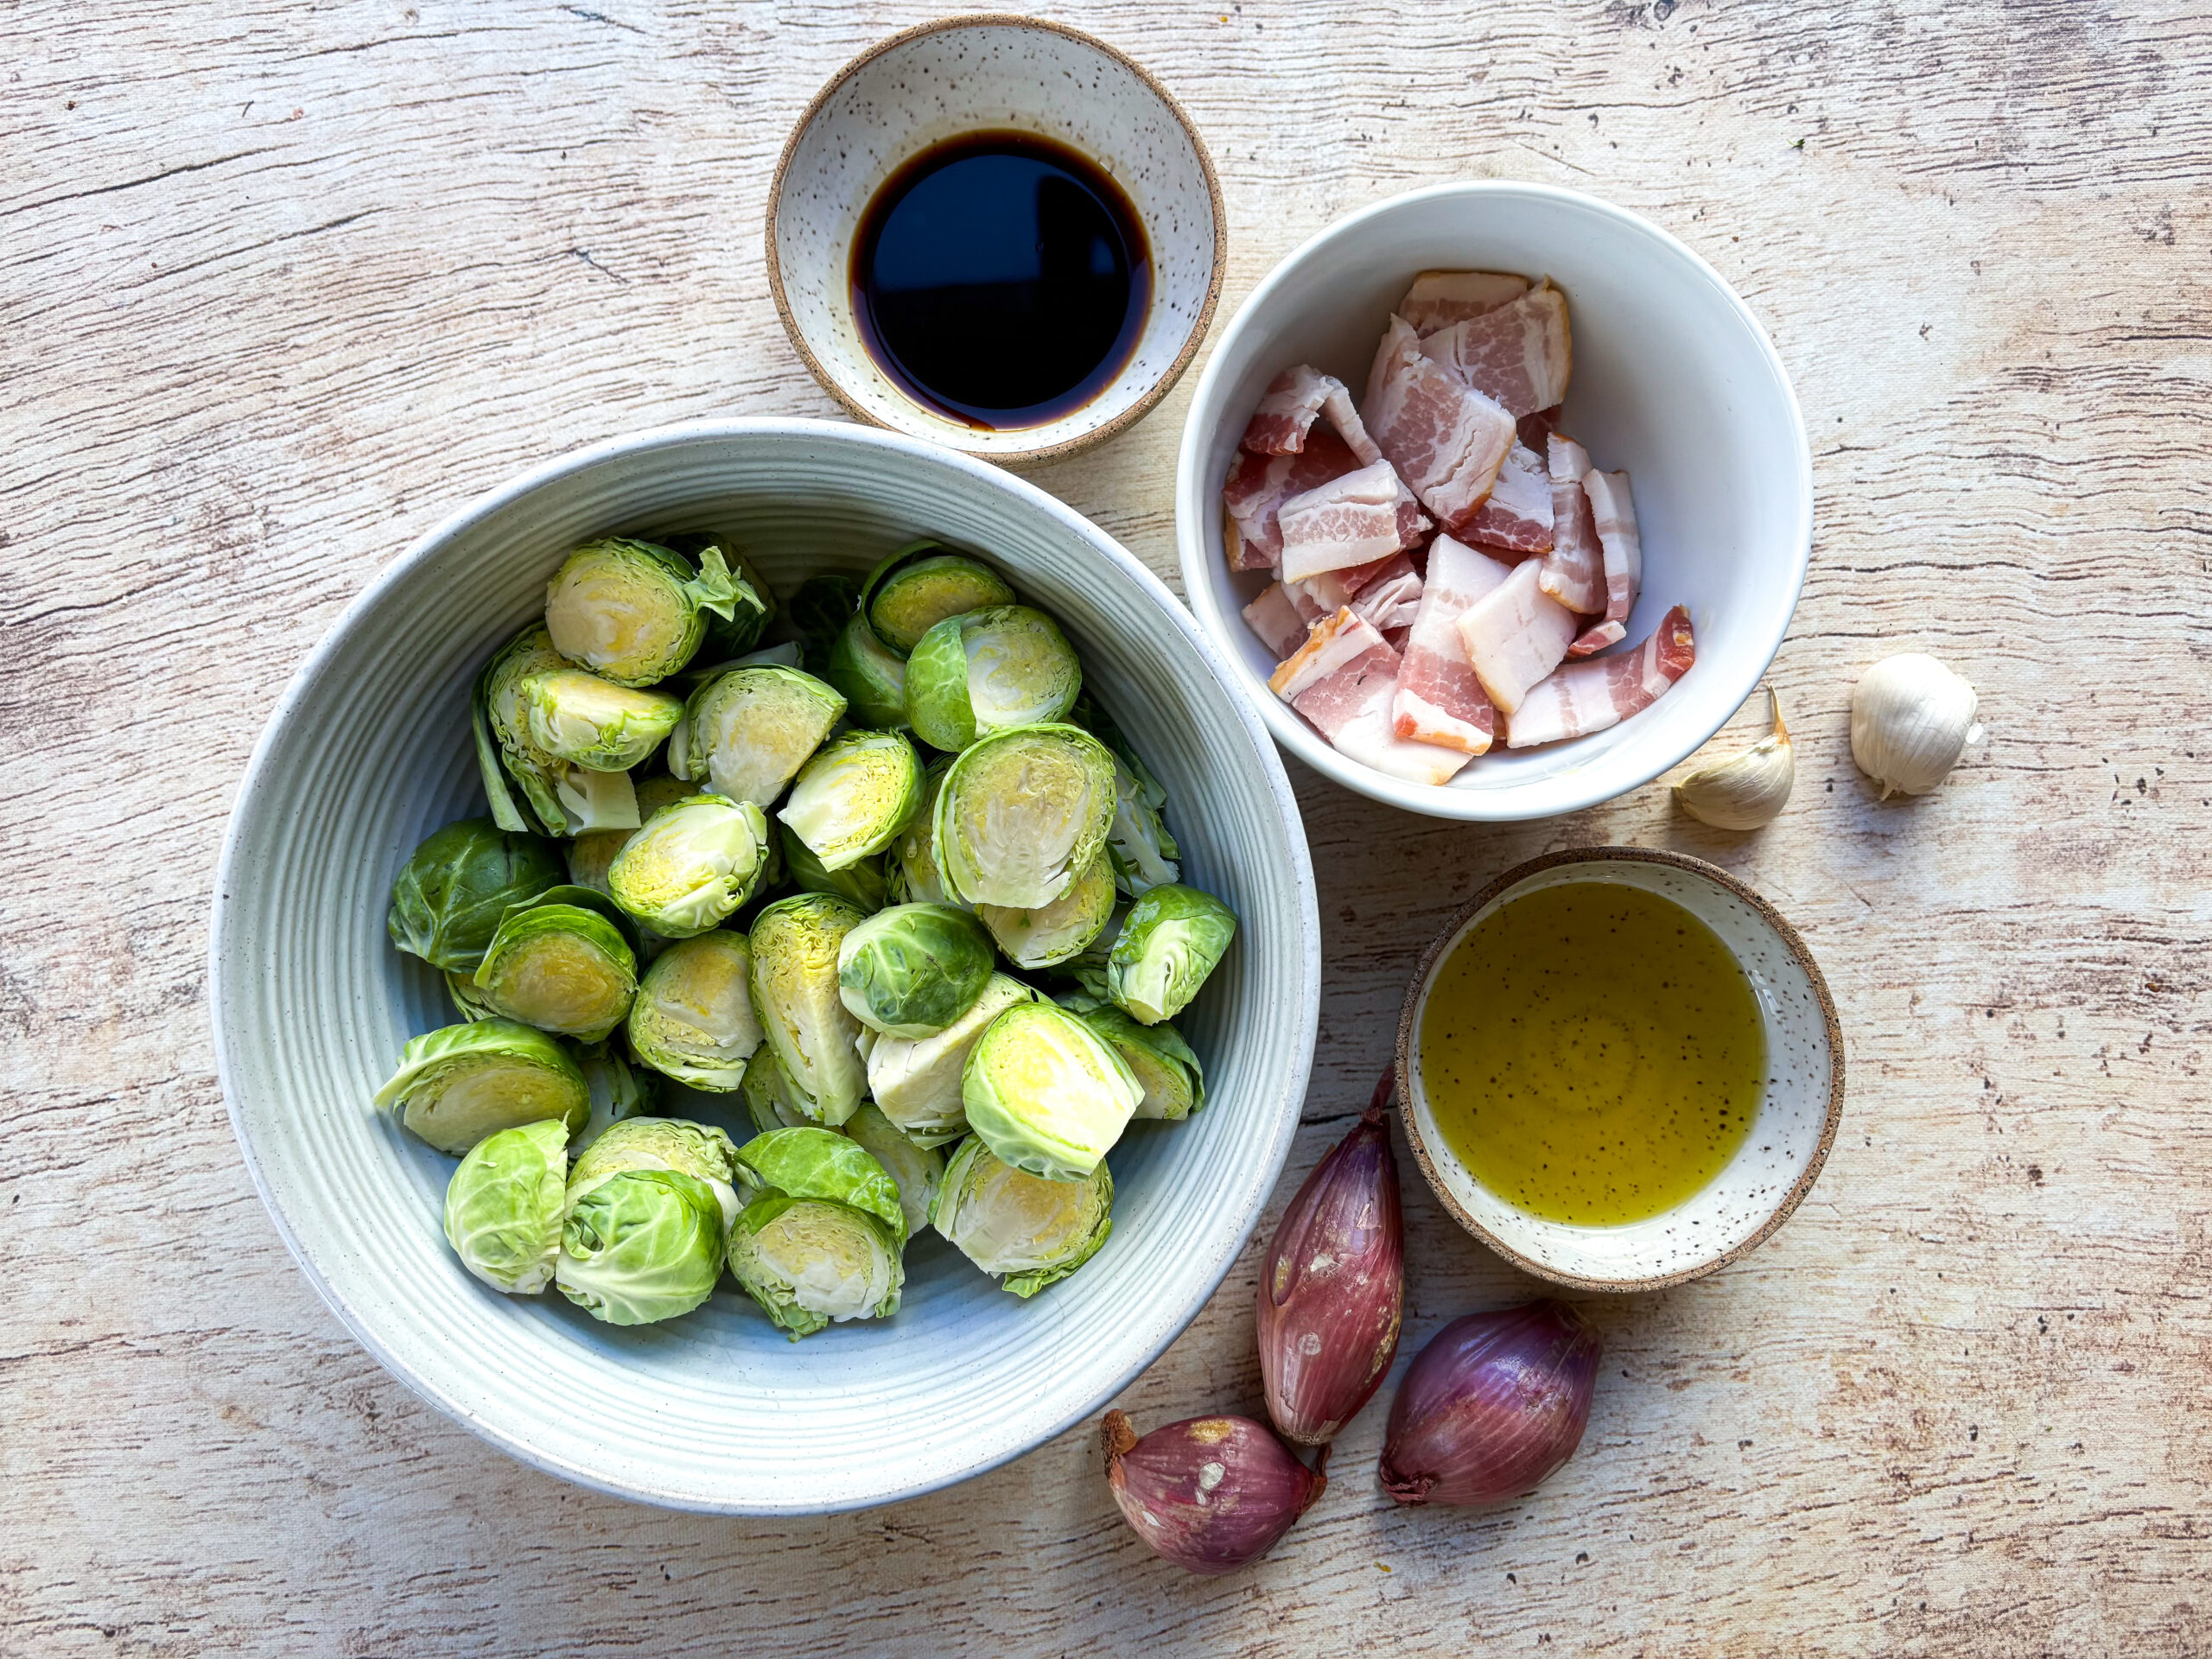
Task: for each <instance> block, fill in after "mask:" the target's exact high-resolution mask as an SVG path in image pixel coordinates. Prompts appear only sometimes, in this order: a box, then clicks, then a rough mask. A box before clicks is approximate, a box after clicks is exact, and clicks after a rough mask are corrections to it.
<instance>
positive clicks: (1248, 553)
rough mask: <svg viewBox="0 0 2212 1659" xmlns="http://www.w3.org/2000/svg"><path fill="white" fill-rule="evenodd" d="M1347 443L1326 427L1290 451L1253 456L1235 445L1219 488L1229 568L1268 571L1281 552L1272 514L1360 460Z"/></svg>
mask: <svg viewBox="0 0 2212 1659" xmlns="http://www.w3.org/2000/svg"><path fill="white" fill-rule="evenodd" d="M1364 464H1365V463H1363V461H1361V460H1360V459H1359V457H1358V456H1357V455H1356V454H1353V453H1352V451H1351V446H1350V445H1349V444H1347V443H1346V442H1344V439H1342V438H1341V437H1339V436H1338V435H1337V434H1336V433H1334V432H1332V431H1329V430H1326V429H1324V430H1321V431H1319V432H1313V433H1310V434H1308V435H1307V436H1306V447H1305V448H1302V449H1300V451H1298V453H1296V454H1288V455H1255V454H1253V453H1252V452H1251V451H1250V450H1249V449H1239V450H1238V451H1237V452H1236V459H1235V460H1233V461H1230V463H1229V476H1228V478H1227V479H1225V480H1224V481H1223V484H1222V487H1221V499H1222V505H1223V506H1224V507H1225V508H1226V509H1227V510H1228V513H1229V523H1228V524H1227V525H1226V527H1225V529H1224V544H1225V545H1226V547H1227V550H1228V553H1229V568H1230V569H1232V570H1272V569H1274V567H1275V562H1276V561H1277V560H1278V559H1280V558H1281V556H1282V527H1281V524H1278V523H1277V522H1276V518H1275V514H1276V512H1277V510H1278V509H1279V508H1281V505H1282V504H1283V503H1284V502H1286V501H1287V500H1289V499H1291V498H1292V497H1294V496H1299V495H1303V494H1305V493H1306V492H1307V491H1308V490H1312V489H1317V488H1319V486H1321V485H1324V484H1325V483H1327V482H1328V481H1329V480H1331V479H1332V478H1342V477H1343V476H1344V474H1346V473H1351V472H1357V471H1358V470H1359V468H1360V467H1362V466H1363V465H1364Z"/></svg>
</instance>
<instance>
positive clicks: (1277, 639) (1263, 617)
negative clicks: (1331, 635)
mask: <svg viewBox="0 0 2212 1659" xmlns="http://www.w3.org/2000/svg"><path fill="white" fill-rule="evenodd" d="M1244 620H1245V621H1247V622H1248V623H1249V624H1250V625H1251V627H1252V632H1255V633H1256V634H1258V635H1259V636H1260V643H1261V644H1262V645H1265V646H1266V647H1267V648H1268V654H1269V655H1270V656H1272V657H1273V658H1274V659H1275V660H1276V661H1277V662H1281V660H1282V659H1283V658H1286V657H1287V656H1289V655H1290V654H1291V652H1294V651H1296V650H1297V649H1298V647H1299V646H1300V645H1301V644H1302V643H1304V641H1305V639H1306V628H1307V627H1308V626H1311V625H1310V623H1309V622H1308V620H1307V619H1306V617H1304V616H1302V615H1300V613H1299V609H1298V605H1297V602H1296V601H1294V600H1293V599H1292V598H1291V594H1290V590H1289V589H1288V588H1285V587H1284V586H1283V585H1282V583H1281V582H1269V583H1268V587H1267V589H1266V591H1265V592H1263V593H1262V594H1261V595H1260V596H1259V597H1258V598H1257V599H1255V600H1254V601H1252V602H1251V603H1250V604H1249V605H1247V606H1246V607H1244Z"/></svg>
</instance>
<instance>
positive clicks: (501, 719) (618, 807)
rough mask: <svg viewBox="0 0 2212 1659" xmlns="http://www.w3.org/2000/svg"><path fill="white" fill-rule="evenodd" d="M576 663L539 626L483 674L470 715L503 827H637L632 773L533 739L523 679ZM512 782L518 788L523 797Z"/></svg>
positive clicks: (558, 830) (561, 830)
mask: <svg viewBox="0 0 2212 1659" xmlns="http://www.w3.org/2000/svg"><path fill="white" fill-rule="evenodd" d="M570 666H571V664H569V662H568V661H567V660H566V659H565V658H563V657H562V655H561V653H560V652H557V651H556V650H554V648H553V642H552V639H551V637H550V635H549V634H548V633H547V632H546V631H545V629H544V628H543V627H542V626H533V627H527V628H524V630H523V631H522V632H520V633H518V634H517V635H516V636H515V637H514V638H513V639H510V640H509V641H508V642H507V643H506V644H505V645H504V646H502V647H501V648H500V649H499V652H497V653H496V654H495V655H494V656H493V658H492V660H491V661H490V662H489V663H487V664H485V666H484V672H483V673H482V674H481V675H480V676H479V677H478V678H477V682H476V697H475V702H474V708H473V710H472V715H471V718H472V721H473V723H474V733H475V739H476V761H477V770H478V772H479V773H480V775H481V777H482V779H483V783H484V793H485V795H486V798H488V799H489V800H490V802H491V804H492V817H493V821H494V822H496V823H498V824H499V826H500V828H502V829H543V831H544V832H545V833H546V834H548V835H553V836H576V835H582V834H583V833H584V832H585V831H586V830H589V829H636V828H637V827H638V803H637V798H636V796H635V795H634V794H633V793H632V790H631V788H630V779H629V776H628V774H627V773H625V772H593V771H591V770H590V769H589V768H588V767H583V766H575V765H573V764H572V763H570V762H569V761H566V760H562V759H561V758H560V757H559V756H557V755H554V754H549V753H546V752H545V751H544V750H543V749H541V748H538V747H537V746H536V745H535V744H534V743H532V742H531V738H530V730H529V717H528V713H527V711H526V709H524V705H523V702H522V696H521V688H522V685H523V683H524V681H526V680H527V679H529V678H530V677H531V676H532V675H533V674H538V673H544V672H550V671H555V670H560V669H566V668H569V667H570ZM510 784H512V785H513V786H514V791H520V796H521V798H520V799H519V800H518V799H517V798H515V793H514V791H511V790H510V789H509V785H510Z"/></svg>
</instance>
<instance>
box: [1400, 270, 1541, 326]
mask: <svg viewBox="0 0 2212 1659" xmlns="http://www.w3.org/2000/svg"><path fill="white" fill-rule="evenodd" d="M1528 291H1529V279H1528V278H1527V277H1516V276H1513V275H1512V274H1511V273H1510V272H1508V271H1503V270H1424V271H1423V272H1421V275H1420V276H1418V277H1414V285H1413V286H1412V287H1411V288H1409V289H1407V290H1406V297H1405V298H1404V299H1402V300H1401V301H1399V302H1398V315H1400V316H1402V317H1403V318H1404V319H1405V320H1406V321H1407V322H1408V325H1410V326H1411V327H1412V328H1413V331H1414V333H1415V334H1419V335H1420V336H1421V338H1422V339H1424V340H1426V339H1427V337H1428V336H1429V335H1431V334H1434V333H1436V332H1437V330H1439V329H1440V328H1449V327H1451V326H1452V324H1453V323H1455V322H1465V321H1466V320H1467V319H1468V318H1469V317H1479V316H1480V315H1482V314H1483V313H1484V312H1485V311H1495V310H1497V308H1498V307H1499V306H1501V305H1510V304H1511V303H1512V302H1514V301H1516V300H1517V299H1519V298H1520V297H1521V296H1522V295H1523V294H1526V293H1527V292H1528Z"/></svg>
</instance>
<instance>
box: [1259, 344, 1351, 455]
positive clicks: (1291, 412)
mask: <svg viewBox="0 0 2212 1659" xmlns="http://www.w3.org/2000/svg"><path fill="white" fill-rule="evenodd" d="M1332 386H1333V387H1335V388H1336V389H1337V390H1338V391H1339V392H1341V391H1344V382H1343V381H1341V380H1339V379H1338V378H1336V377H1335V376H1334V375H1330V374H1323V373H1322V372H1320V371H1319V369H1316V368H1314V367H1313V366H1311V365H1308V364H1305V363H1300V364H1299V365H1297V366H1296V367H1294V368H1288V369H1285V370H1284V371H1283V372H1281V374H1279V375H1277V376H1276V377H1275V378H1274V382H1273V384H1271V385H1269V386H1268V390H1267V392H1266V395H1265V396H1263V397H1262V398H1261V399H1260V406H1259V407H1258V408H1257V409H1255V410H1253V411H1252V419H1251V423H1249V425H1247V426H1246V427H1245V429H1244V440H1243V447H1244V448H1247V449H1249V450H1250V451H1251V452H1252V453H1253V454H1255V455H1294V454H1297V453H1298V452H1299V451H1300V450H1301V449H1303V448H1305V447H1306V431H1307V429H1309V428H1311V427H1312V426H1313V417H1314V416H1317V415H1319V413H1320V412H1321V404H1322V403H1323V402H1324V401H1325V399H1326V398H1327V397H1328V395H1329V388H1330V387H1332Z"/></svg>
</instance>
